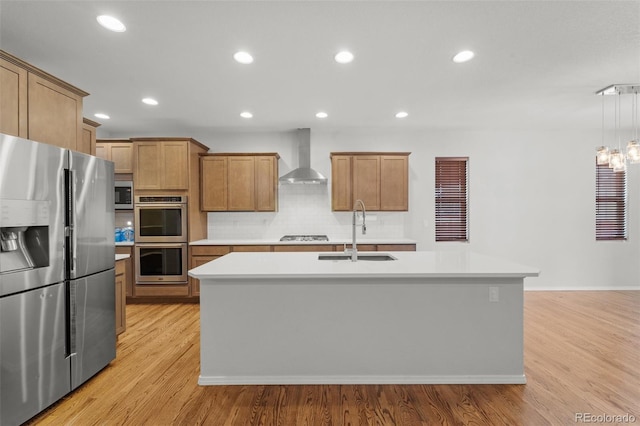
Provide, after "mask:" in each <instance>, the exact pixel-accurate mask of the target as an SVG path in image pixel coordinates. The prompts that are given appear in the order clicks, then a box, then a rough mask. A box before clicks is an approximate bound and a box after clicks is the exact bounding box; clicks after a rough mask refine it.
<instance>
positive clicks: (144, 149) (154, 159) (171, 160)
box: [133, 140, 189, 191]
mask: <svg viewBox="0 0 640 426" xmlns="http://www.w3.org/2000/svg"><path fill="white" fill-rule="evenodd" d="M133 152H134V153H133V158H134V166H133V187H134V188H135V190H136V191H138V190H147V189H157V190H165V189H169V190H171V189H175V190H185V191H186V190H188V189H189V172H188V165H189V162H188V161H189V144H188V142H186V141H172V140H163V141H139V140H134V142H133Z"/></svg>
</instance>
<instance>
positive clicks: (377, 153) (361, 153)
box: [329, 151, 411, 157]
mask: <svg viewBox="0 0 640 426" xmlns="http://www.w3.org/2000/svg"><path fill="white" fill-rule="evenodd" d="M329 155H330V157H333V156H334V155H411V153H410V152H395V151H394V152H383V151H349V152H331V153H329Z"/></svg>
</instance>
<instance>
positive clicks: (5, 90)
mask: <svg viewBox="0 0 640 426" xmlns="http://www.w3.org/2000/svg"><path fill="white" fill-rule="evenodd" d="M0 94H1V95H0V133H5V134H7V135H12V136H18V137H21V138H27V137H28V126H27V70H25V69H23V68H20V67H18V66H16V65H14V64H12V63H11V62H8V61H5V60H4V59H0Z"/></svg>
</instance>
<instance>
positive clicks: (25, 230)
mask: <svg viewBox="0 0 640 426" xmlns="http://www.w3.org/2000/svg"><path fill="white" fill-rule="evenodd" d="M0 205H1V209H0V214H1V217H2V220H1V221H0V225H1V226H0V273H7V272H16V271H21V270H25V269H34V268H40V267H46V266H49V202H48V201H32V200H6V199H5V200H2V203H0Z"/></svg>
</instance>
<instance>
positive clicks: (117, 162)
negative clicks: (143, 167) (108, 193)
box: [95, 139, 133, 173]
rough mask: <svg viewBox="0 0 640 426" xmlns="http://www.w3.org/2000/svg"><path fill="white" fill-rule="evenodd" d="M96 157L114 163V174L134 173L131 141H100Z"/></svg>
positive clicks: (97, 144)
mask: <svg viewBox="0 0 640 426" xmlns="http://www.w3.org/2000/svg"><path fill="white" fill-rule="evenodd" d="M95 155H96V157H100V158H104V159H105V160H109V161H113V164H114V170H113V171H114V173H133V143H132V142H131V141H130V140H129V139H98V140H97V141H96V154H95Z"/></svg>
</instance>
